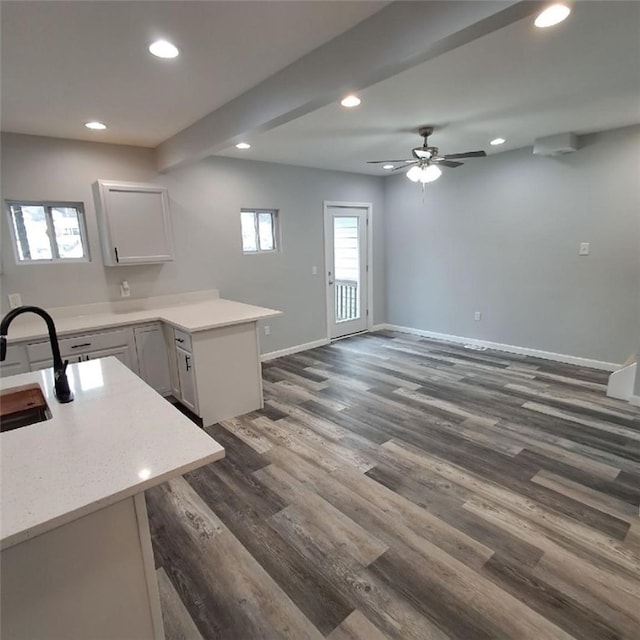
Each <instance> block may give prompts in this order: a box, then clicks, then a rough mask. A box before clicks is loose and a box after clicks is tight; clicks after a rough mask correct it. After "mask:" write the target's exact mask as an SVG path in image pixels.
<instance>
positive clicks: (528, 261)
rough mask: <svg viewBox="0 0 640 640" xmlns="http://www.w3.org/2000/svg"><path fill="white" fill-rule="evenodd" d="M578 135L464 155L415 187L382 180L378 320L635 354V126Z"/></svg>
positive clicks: (638, 195)
mask: <svg viewBox="0 0 640 640" xmlns="http://www.w3.org/2000/svg"><path fill="white" fill-rule="evenodd" d="M581 142H582V145H583V146H582V148H581V149H580V150H579V151H578V152H576V153H573V154H571V155H567V156H564V157H558V158H549V157H539V156H534V155H533V154H532V151H531V149H530V148H528V149H521V150H517V151H513V152H505V153H501V154H498V155H495V156H492V157H489V158H486V159H482V160H478V159H476V160H468V161H467V162H466V163H465V165H464V166H463V167H460V168H458V169H449V170H446V169H445V170H444V171H445V173H444V175H443V176H442V177H441V178H440V179H439V180H438V181H437V182H435V183H432V184H431V185H427V186H426V189H425V192H424V195H423V194H422V192H421V189H420V187H419V186H417V185H415V184H413V183H411V182H409V180H407V179H406V178H405V177H404V176H397V177H396V176H394V177H390V178H387V180H386V183H385V211H386V231H385V239H386V255H387V321H388V322H390V323H392V324H396V325H401V326H407V327H414V328H418V329H424V330H429V331H434V332H439V333H446V334H451V335H457V336H464V337H472V338H477V339H483V340H489V341H494V342H500V343H505V344H511V345H518V346H523V347H530V348H534V349H541V350H545V351H552V352H557V353H563V354H571V355H575V356H582V357H586V358H594V359H597V360H604V361H609V362H622V361H624V360H625V359H626V358H627V357H628V356H629V355H630V354H631V353H633V352H634V351H635V350H636V349H637V346H638V343H639V342H640V188H639V187H638V181H639V179H640V171H639V169H640V164H639V159H640V127H638V126H636V127H629V128H625V129H618V130H615V131H609V132H606V133H602V134H598V135H593V136H589V137H586V138H583V139H582V140H581ZM580 242H590V243H591V255H589V256H588V257H580V256H578V248H579V244H580ZM475 311H481V312H482V320H481V321H480V322H474V319H473V314H474V312H475Z"/></svg>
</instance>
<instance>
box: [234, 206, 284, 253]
mask: <svg viewBox="0 0 640 640" xmlns="http://www.w3.org/2000/svg"><path fill="white" fill-rule="evenodd" d="M240 223H241V226H242V250H243V251H244V252H245V253H268V252H272V251H277V250H278V243H277V237H278V229H277V224H278V212H277V211H273V210H272V211H254V210H251V211H250V210H248V209H242V211H241V212H240Z"/></svg>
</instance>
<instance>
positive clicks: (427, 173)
mask: <svg viewBox="0 0 640 640" xmlns="http://www.w3.org/2000/svg"><path fill="white" fill-rule="evenodd" d="M441 175H442V171H441V170H440V168H439V167H437V166H436V165H435V164H430V165H427V166H426V167H419V166H417V165H416V166H415V167H411V169H409V171H407V178H409V180H411V182H422V184H425V183H427V182H433V181H434V180H437V179H438V178H439V177H440V176H441Z"/></svg>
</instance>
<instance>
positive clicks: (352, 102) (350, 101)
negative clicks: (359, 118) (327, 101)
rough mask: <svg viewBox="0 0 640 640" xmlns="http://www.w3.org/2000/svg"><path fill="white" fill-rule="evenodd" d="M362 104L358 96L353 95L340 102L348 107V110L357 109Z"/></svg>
mask: <svg viewBox="0 0 640 640" xmlns="http://www.w3.org/2000/svg"><path fill="white" fill-rule="evenodd" d="M360 102H362V101H361V100H360V98H358V96H354V95H353V94H352V95H349V96H346V97H344V98H342V100H340V104H341V105H342V106H343V107H347V108H348V109H351V108H352V107H357V106H358V105H359V104H360Z"/></svg>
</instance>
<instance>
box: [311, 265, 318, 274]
mask: <svg viewBox="0 0 640 640" xmlns="http://www.w3.org/2000/svg"><path fill="white" fill-rule="evenodd" d="M311 275H312V276H317V275H318V267H316V266H313V267H311Z"/></svg>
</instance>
